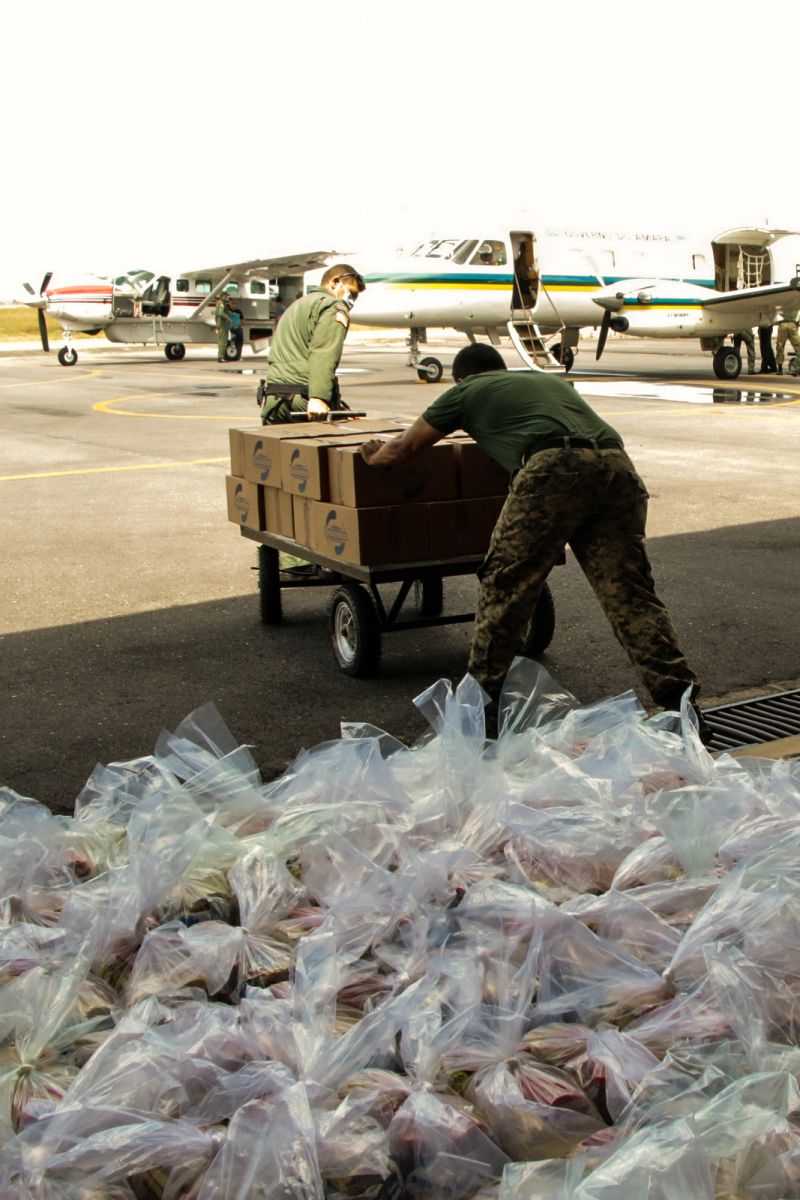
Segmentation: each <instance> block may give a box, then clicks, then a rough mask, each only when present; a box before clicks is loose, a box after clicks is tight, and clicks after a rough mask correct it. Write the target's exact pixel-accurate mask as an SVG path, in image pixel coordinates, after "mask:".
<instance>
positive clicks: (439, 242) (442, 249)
mask: <svg viewBox="0 0 800 1200" xmlns="http://www.w3.org/2000/svg"><path fill="white" fill-rule="evenodd" d="M475 245H476V243H475V242H474V241H473V242H466V241H464V240H463V239H462V238H436V239H435V240H433V241H430V242H423V243H422V245H421V246H417V248H416V250H412V251H411V253H412V255H413V257H414V258H445V259H452V260H453V261H454V262H464V260H465V259H466V257H467V255H468V254H469V249H467V250H466V251H464V247H465V246H466V247H470V246H472V247H474V246H475Z"/></svg>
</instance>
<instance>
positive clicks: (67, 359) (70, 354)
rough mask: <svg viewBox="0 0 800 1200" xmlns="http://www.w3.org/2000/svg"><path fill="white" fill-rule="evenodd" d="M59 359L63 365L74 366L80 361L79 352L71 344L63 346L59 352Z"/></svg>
mask: <svg viewBox="0 0 800 1200" xmlns="http://www.w3.org/2000/svg"><path fill="white" fill-rule="evenodd" d="M58 361H59V362H60V363H61V365H62V367H74V366H75V363H76V362H77V361H78V352H77V350H73V349H72V347H71V346H62V347H61V349H60V350H59V352H58Z"/></svg>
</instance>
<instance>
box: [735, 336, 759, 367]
mask: <svg viewBox="0 0 800 1200" xmlns="http://www.w3.org/2000/svg"><path fill="white" fill-rule="evenodd" d="M742 342H744V344H745V346H746V348H747V369H748V371H749V372H750V374H751V375H754V374H755V370H756V339H755V338H754V337H753V331H752V329H740V330H739V332H738V333H735V334H734V335H733V348H734V350H738V351H739V353H740V354H741V352H742Z"/></svg>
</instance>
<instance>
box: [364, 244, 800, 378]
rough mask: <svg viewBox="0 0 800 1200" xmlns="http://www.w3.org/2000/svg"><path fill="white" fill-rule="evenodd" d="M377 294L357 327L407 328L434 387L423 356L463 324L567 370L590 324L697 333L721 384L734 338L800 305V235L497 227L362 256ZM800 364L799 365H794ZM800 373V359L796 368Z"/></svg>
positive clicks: (652, 333)
mask: <svg viewBox="0 0 800 1200" xmlns="http://www.w3.org/2000/svg"><path fill="white" fill-rule="evenodd" d="M348 261H349V262H353V264H354V265H355V266H356V267H357V269H359V270H360V271H361V273H362V274H363V276H364V279H365V281H366V284H367V290H366V291H365V292H364V294H363V295H362V296H360V297H359V299H358V304H357V305H356V308H355V309H354V312H353V319H354V321H355V322H356V324H358V325H367V326H378V327H387V328H407V329H408V330H409V359H408V365H409V366H412V367H414V368H415V369H416V370H417V373H418V375H419V377H420V379H423V380H426V381H428V382H431V383H436V382H437V381H438V380H439V379H441V377H442V372H443V367H442V363H441V362H440V361H439V360H438V359H437V358H434V357H432V356H426V357H421V356H420V345H421V344H423V343H424V342H425V341H426V340H427V336H426V335H427V330H428V329H429V328H448V327H449V328H453V329H457V330H460V331H461V332H463V333H465V334H466V335H467V336H468V337H469V338H470V339H472V340H474V339H475V336H476V335H480V334H482V335H483V336H485V337H488V338H489V340H490V341H491V342H492V343H494V344H498V343H499V342H500V339H501V338H502V337H504V336H509V337H510V338H511V341H512V343H513V345H514V346H515V348H516V350H517V352H518V353H519V355H520V357H521V359H522V360H523V362H524V363H525V364H526V365H527V366H528V367H534V368H539V369H544V370H547V369H550V370H565V369H566V370H569V369H570V367H571V366H572V364H573V360H574V353H575V349H576V347H577V345H578V338H579V333H580V330H581V329H582V328H586V327H587V326H594V327H595V328H599V336H598V341H597V349H596V356H595V357H596V358H598V359H599V358H600V356H601V355H602V353H603V350H604V348H605V345H606V339H607V337H608V332H609V330H612V329H613V330H615V331H616V332H617V333H623V334H628V335H629V336H631V337H639V338H647V337H657V338H699V339H700V345H701V348H702V349H703V350H707V351H710V352H712V353H713V356H714V357H713V367H714V373H715V375H716V376H717V377H718V378H719V379H735V378H736V377H737V375H738V374H739V372H740V371H741V367H742V364H741V358H740V356H739V353H738V351H737V350H735V349H734V347H733V346H732V345H731V344H729V343H728V344H726V338H728V337H729V335H731V334H734V333H737V332H738V331H739V330H740V329H743V328H753V327H754V326H756V325H772V324H774V323H775V322H776V321H778V320H780V319H781V318H782V317H783V316H784V315H785V316H794V315H795V314H796V313H797V311H798V308H800V280H799V279H798V276H800V265H798V264H800V234H798V233H797V232H795V231H790V230H782V229H759V228H742V229H731V230H728V231H727V232H725V233H722V234H720V235H718V236H717V237H715V238H713V239H712V240H710V241H705V242H704V241H703V240H701V239H689V238H688V237H683V236H679V235H673V234H660V233H652V232H651V233H648V232H643V233H632V234H623V233H620V234H617V233H601V232H593V231H581V230H577V231H568V230H543V231H541V232H540V233H538V234H535V233H533V232H532V231H530V230H512V231H510V232H508V233H505V234H503V233H501V232H500V231H497V235H496V236H493V237H490V238H477V237H472V238H457V237H455V238H441V239H433V240H431V241H428V242H424V243H423V244H422V245H420V246H417V247H416V249H414V250H413V251H412V252H411V253H409V254H403V255H399V256H398V258H397V260H396V261H395V262H394V263H392V264H391V265H390V266H389V267H388V269H384V270H382V271H380V272H377V271H375V269H374V264H373V266H372V268H370V264H369V263H367V262H363V261H361V262H360V261H359V258H358V256H355V257H352V256H349V255H348ZM793 361H794V360H793ZM797 366H798V369H800V364H797Z"/></svg>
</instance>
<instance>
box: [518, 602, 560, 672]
mask: <svg viewBox="0 0 800 1200" xmlns="http://www.w3.org/2000/svg"><path fill="white" fill-rule="evenodd" d="M555 631H556V606H555V604H554V603H553V593H552V592H551V591H550V587H549V585H548V584H545V585H544V587H543V588H542V591H541V595H540V596H539V603H538V604H537V605H536V611H535V612H534V614H533V616H532V617H531V620H530V624H529V625H528V632H527V634H526V635H525V643H524V645H523V647H522V650H521V651H520V653H521V654H522V657H523V658H538V657H539V655H540V654H544V652H545V650H546V649H547V647H548V646H549V645H550V643H551V642H552V640H553V634H554V633H555Z"/></svg>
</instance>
